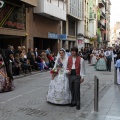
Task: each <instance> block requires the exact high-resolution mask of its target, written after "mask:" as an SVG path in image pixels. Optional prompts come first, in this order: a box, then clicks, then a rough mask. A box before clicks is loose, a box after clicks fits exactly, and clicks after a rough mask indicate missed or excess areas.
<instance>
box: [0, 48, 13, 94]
mask: <svg viewBox="0 0 120 120" xmlns="http://www.w3.org/2000/svg"><path fill="white" fill-rule="evenodd" d="M13 89H14V86H13V77H12V75H11V72H10V70H9V64H8V62H7V60H6V58H5V56H4V54H3V52H2V50H1V49H0V92H9V91H12V90H13Z"/></svg>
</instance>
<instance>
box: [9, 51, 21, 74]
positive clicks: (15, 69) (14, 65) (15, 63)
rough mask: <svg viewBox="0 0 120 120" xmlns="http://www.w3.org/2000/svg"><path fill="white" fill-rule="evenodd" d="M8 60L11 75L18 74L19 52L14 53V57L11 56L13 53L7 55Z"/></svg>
mask: <svg viewBox="0 0 120 120" xmlns="http://www.w3.org/2000/svg"><path fill="white" fill-rule="evenodd" d="M9 60H10V61H11V62H12V71H13V75H15V76H16V75H19V72H20V66H21V64H20V60H19V54H18V53H16V54H15V58H14V56H13V54H10V55H9Z"/></svg>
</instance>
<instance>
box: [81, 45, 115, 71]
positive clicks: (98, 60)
mask: <svg viewBox="0 0 120 120" xmlns="http://www.w3.org/2000/svg"><path fill="white" fill-rule="evenodd" d="M79 54H80V56H82V57H83V58H84V59H85V60H88V63H89V64H90V65H92V66H95V69H96V70H97V71H109V72H111V62H112V60H113V58H114V57H115V53H114V50H113V48H110V47H108V48H105V49H103V48H101V49H96V48H95V47H94V48H87V49H86V48H85V49H81V51H80V52H79Z"/></svg>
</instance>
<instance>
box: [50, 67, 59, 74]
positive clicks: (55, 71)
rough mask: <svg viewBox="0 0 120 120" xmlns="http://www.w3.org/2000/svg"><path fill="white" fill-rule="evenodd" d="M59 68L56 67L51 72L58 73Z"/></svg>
mask: <svg viewBox="0 0 120 120" xmlns="http://www.w3.org/2000/svg"><path fill="white" fill-rule="evenodd" d="M58 72H59V70H58V69H56V68H54V69H52V70H51V71H50V73H51V74H58Z"/></svg>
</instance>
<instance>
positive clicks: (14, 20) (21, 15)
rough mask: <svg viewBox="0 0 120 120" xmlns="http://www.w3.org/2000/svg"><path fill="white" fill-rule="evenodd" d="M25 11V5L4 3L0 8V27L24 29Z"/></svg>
mask: <svg viewBox="0 0 120 120" xmlns="http://www.w3.org/2000/svg"><path fill="white" fill-rule="evenodd" d="M25 25H26V13H25V6H22V7H17V6H16V5H12V4H9V3H5V4H4V6H3V8H1V9H0V27H5V28H12V29H19V30H25Z"/></svg>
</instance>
